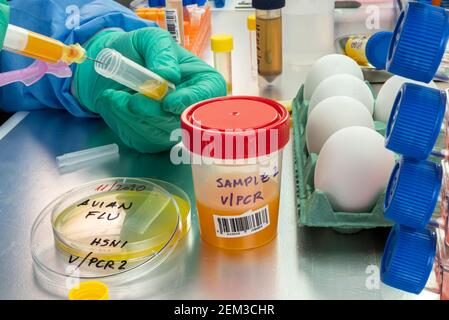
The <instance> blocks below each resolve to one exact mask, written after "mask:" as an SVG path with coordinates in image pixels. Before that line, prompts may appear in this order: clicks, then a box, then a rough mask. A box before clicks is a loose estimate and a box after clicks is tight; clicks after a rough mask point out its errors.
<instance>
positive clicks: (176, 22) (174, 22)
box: [165, 0, 184, 46]
mask: <svg viewBox="0 0 449 320" xmlns="http://www.w3.org/2000/svg"><path fill="white" fill-rule="evenodd" d="M165 20H166V24H167V30H168V32H170V34H171V35H172V36H173V39H174V40H175V41H176V42H177V43H179V44H180V45H182V46H184V7H183V6H182V0H167V1H166V6H165Z"/></svg>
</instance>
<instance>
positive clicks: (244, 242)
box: [196, 177, 280, 250]
mask: <svg viewBox="0 0 449 320" xmlns="http://www.w3.org/2000/svg"><path fill="white" fill-rule="evenodd" d="M227 178H228V179H229V177H227ZM236 178H238V177H236ZM231 179H232V178H231ZM231 194H233V199H232V202H233V205H231V204H230V201H231V199H230V198H228V201H227V203H226V204H224V205H223V204H222V202H221V201H222V200H221V199H225V198H226V197H230V196H231ZM209 195H210V197H209V200H208V202H207V203H205V201H203V200H202V199H197V201H196V204H197V210H198V218H199V222H200V231H201V238H202V239H203V240H205V241H206V242H208V243H210V244H212V245H214V246H216V247H219V248H224V249H232V250H245V249H250V248H256V247H260V246H263V245H265V244H267V243H268V242H270V241H272V240H273V239H274V238H275V237H276V235H277V226H278V217H279V201H280V193H279V184H278V183H277V182H275V181H273V182H268V183H265V184H262V183H259V184H258V185H254V186H251V187H243V186H242V187H235V188H232V189H226V190H225V189H222V190H220V191H218V190H217V192H214V194H208V196H209ZM239 195H240V196H242V195H243V197H244V198H240V204H238V203H237V202H238V201H239V200H238V198H237V197H238V196H239ZM262 198H263V199H262ZM245 201H247V204H244V203H243V202H245ZM214 202H215V204H214ZM263 208H266V209H268V211H265V213H266V214H267V215H268V221H269V223H268V224H267V223H265V224H263V226H262V223H261V222H262V220H261V219H262V216H261V215H259V216H258V217H256V216H254V215H253V214H250V215H246V214H247V213H249V212H251V213H255V212H261V213H264V212H262V210H263ZM217 216H218V217H220V219H222V221H223V220H226V218H227V217H229V218H231V219H228V220H227V221H226V224H227V226H228V227H229V228H231V229H235V228H236V224H239V223H240V225H241V223H246V224H247V223H251V222H250V221H249V220H252V222H253V223H254V225H259V227H260V229H259V230H258V231H254V232H248V233H246V234H245V233H241V234H240V235H239V236H238V237H223V236H222V235H218V234H217V220H216V217H217ZM238 219H240V222H239V221H238ZM256 220H257V221H256ZM237 228H238V227H237ZM245 229H246V228H245Z"/></svg>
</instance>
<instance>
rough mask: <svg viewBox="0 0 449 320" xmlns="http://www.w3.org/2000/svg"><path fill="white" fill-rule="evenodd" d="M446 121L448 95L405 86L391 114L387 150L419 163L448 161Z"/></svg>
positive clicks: (387, 132)
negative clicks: (433, 159) (431, 159)
mask: <svg viewBox="0 0 449 320" xmlns="http://www.w3.org/2000/svg"><path fill="white" fill-rule="evenodd" d="M445 117H446V121H445ZM447 121H448V119H447V94H446V92H445V91H442V90H438V89H433V88H428V87H424V86H421V85H418V84H413V83H405V84H404V85H403V86H402V87H401V89H400V91H399V93H398V95H397V97H396V99H395V102H394V104H393V107H392V110H391V114H390V119H389V121H388V124H387V129H386V134H385V147H386V148H387V149H389V150H391V151H393V152H395V153H397V154H401V155H404V156H406V157H410V158H413V159H418V160H425V159H427V158H429V157H430V156H434V157H439V158H449V148H448V147H449V138H448V137H449V131H448V130H449V126H447V125H445V123H447Z"/></svg>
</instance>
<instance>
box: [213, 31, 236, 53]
mask: <svg viewBox="0 0 449 320" xmlns="http://www.w3.org/2000/svg"><path fill="white" fill-rule="evenodd" d="M210 41H211V48H212V51H213V52H230V51H232V50H234V38H233V37H232V36H231V35H229V34H216V35H213V36H212V37H211V38H210Z"/></svg>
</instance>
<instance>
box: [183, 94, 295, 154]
mask: <svg viewBox="0 0 449 320" xmlns="http://www.w3.org/2000/svg"><path fill="white" fill-rule="evenodd" d="M181 127H182V129H183V139H182V141H183V143H184V146H185V147H186V148H187V149H188V150H190V152H192V153H195V154H197V155H202V156H206V157H211V158H216V159H247V158H253V157H260V156H265V155H268V154H270V153H273V152H276V151H278V150H281V149H282V148H284V147H285V145H286V144H287V143H288V141H289V139H290V121H289V113H288V111H287V110H286V109H285V108H284V107H283V106H282V105H280V104H279V103H277V102H275V101H273V100H269V99H265V98H259V97H246V96H234V97H223V98H217V99H211V100H206V101H202V102H200V103H197V104H195V105H193V106H191V107H189V108H188V109H186V110H185V111H184V112H183V114H182V116H181Z"/></svg>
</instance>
